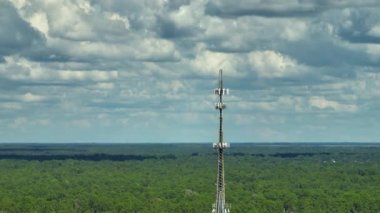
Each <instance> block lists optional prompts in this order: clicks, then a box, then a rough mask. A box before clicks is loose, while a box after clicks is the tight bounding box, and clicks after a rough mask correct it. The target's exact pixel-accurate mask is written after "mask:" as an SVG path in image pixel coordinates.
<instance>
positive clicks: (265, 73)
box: [248, 51, 305, 78]
mask: <svg viewBox="0 0 380 213" xmlns="http://www.w3.org/2000/svg"><path fill="white" fill-rule="evenodd" d="M248 58H249V63H250V65H251V66H252V68H253V70H254V71H255V72H256V73H257V74H258V76H259V77H263V78H278V77H285V76H291V75H295V74H298V73H302V72H304V71H305V68H304V67H303V66H302V65H299V64H298V63H297V62H296V61H295V60H293V59H291V58H289V57H288V56H283V55H282V54H281V53H278V52H275V51H254V52H251V53H250V54H249V56H248Z"/></svg>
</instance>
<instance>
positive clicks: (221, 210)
mask: <svg viewBox="0 0 380 213" xmlns="http://www.w3.org/2000/svg"><path fill="white" fill-rule="evenodd" d="M214 93H215V95H217V96H219V102H218V103H216V104H215V109H217V110H219V141H218V142H217V143H214V149H216V150H217V151H218V174H217V179H216V200H215V204H214V205H213V210H212V213H229V212H230V210H229V208H228V205H227V204H226V199H225V193H224V189H225V187H224V154H223V152H224V149H226V148H229V144H228V143H225V142H224V139H223V109H225V108H226V105H225V104H224V103H223V95H227V94H228V89H225V88H223V71H222V70H219V88H216V89H215V90H214Z"/></svg>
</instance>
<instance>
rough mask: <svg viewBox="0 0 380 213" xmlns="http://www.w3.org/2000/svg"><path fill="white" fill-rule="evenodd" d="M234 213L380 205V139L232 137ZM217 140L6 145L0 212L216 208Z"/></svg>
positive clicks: (0, 168) (349, 210) (0, 147)
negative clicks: (248, 140) (250, 140)
mask: <svg viewBox="0 0 380 213" xmlns="http://www.w3.org/2000/svg"><path fill="white" fill-rule="evenodd" d="M225 163H226V200H227V202H228V203H230V204H231V212H232V213H235V212H236V213H237V212H270V213H274V212H280V213H281V212H295V213H297V212H301V213H307V212H329V213H331V212H345V213H355V212H365V213H370V212H380V144H350V143H346V144H265V143H263V144H232V145H231V149H229V150H228V151H227V153H226V157H225ZM216 165H217V164H216V153H215V152H214V151H213V150H212V148H211V144H0V212H149V213H152V212H210V211H211V207H212V203H213V202H214V198H215V180H216V169H217V168H216Z"/></svg>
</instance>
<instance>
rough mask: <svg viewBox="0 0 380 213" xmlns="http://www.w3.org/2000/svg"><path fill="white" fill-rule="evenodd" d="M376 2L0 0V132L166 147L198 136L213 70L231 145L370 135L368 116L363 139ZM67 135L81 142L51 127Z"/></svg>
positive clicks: (374, 57) (373, 104)
mask: <svg viewBox="0 0 380 213" xmlns="http://www.w3.org/2000/svg"><path fill="white" fill-rule="evenodd" d="M379 8H380V4H379V1H377V0H363V1H354V0H345V1H339V0H331V1H324V0H306V1H297V0H290V1H286V2H284V1H280V0H273V1H259V0H253V1H247V0H238V1H233V2H232V1H225V0H210V1H206V0H195V1H189V0H178V1H166V0H155V1H152V0H128V1H89V0H78V1H76V0H57V1H44V0H33V1H25V0H0V25H1V26H2V27H1V29H0V109H1V111H0V134H1V135H2V136H4V137H3V138H2V139H3V140H6V139H7V138H8V139H9V140H11V139H13V141H17V140H18V141H22V139H20V137H21V136H18V134H11V133H13V131H14V129H12V126H13V127H17V126H18V127H21V126H22V127H23V128H26V130H28V131H29V132H33V134H37V133H35V132H38V131H34V130H38V127H41V128H42V127H43V126H44V125H49V126H50V127H51V128H52V130H55V132H57V135H58V136H60V138H62V140H75V139H76V138H75V137H78V138H81V139H82V140H84V141H88V140H90V139H89V138H91V139H94V141H99V140H101V141H103V142H104V138H105V136H104V134H103V133H104V131H98V130H104V129H103V128H108V129H107V132H110V134H109V135H107V136H108V137H109V138H107V140H111V139H114V140H115V141H131V142H136V141H135V140H137V141H145V142H146V140H144V139H143V138H144V137H143V136H142V135H144V136H146V134H142V130H143V129H144V128H146V127H154V125H156V124H157V123H159V124H160V128H161V129H159V130H152V135H149V139H151V140H152V141H153V140H156V141H157V140H161V139H162V140H164V139H167V138H176V139H178V140H179V141H180V140H181V138H180V136H178V135H175V134H176V133H178V134H180V133H181V132H182V133H181V135H182V136H183V135H186V136H187V137H186V140H191V135H197V137H193V138H194V139H197V140H198V141H199V140H200V134H198V133H200V132H202V137H203V136H204V137H205V138H203V139H202V140H203V141H205V140H208V139H210V138H212V137H213V135H212V133H211V132H213V130H212V127H213V126H215V125H216V122H217V119H215V116H214V114H213V110H212V108H213V101H214V100H215V97H213V96H212V94H211V93H212V89H213V88H214V87H215V85H216V84H217V72H218V70H219V69H223V70H224V73H225V84H226V87H229V88H230V89H231V94H232V95H231V96H228V97H226V99H225V100H226V102H227V104H228V107H229V108H228V113H229V114H230V118H231V120H233V119H235V123H236V124H237V125H238V126H239V128H234V127H231V129H230V131H231V137H232V139H233V140H235V138H234V137H235V136H236V141H239V140H245V141H255V140H256V141H258V140H259V139H258V138H257V136H259V135H260V134H259V133H260V132H266V133H265V134H262V135H261V136H259V138H260V139H264V138H265V140H271V139H273V140H275V141H281V140H282V139H288V140H301V141H302V140H307V139H308V138H309V137H310V136H315V141H318V140H322V141H323V140H325V141H333V140H335V141H336V140H339V138H338V137H337V134H333V133H331V134H330V135H327V134H326V135H318V134H316V133H315V131H313V128H319V129H321V127H323V128H324V129H335V128H336V126H344V127H345V129H351V130H353V131H350V133H347V134H348V135H347V137H349V136H352V137H351V138H354V139H355V138H357V139H360V140H363V137H359V136H360V135H366V136H365V137H366V138H367V139H373V138H378V136H379V135H378V130H376V131H375V129H376V128H375V127H377V129H378V127H379V123H378V122H377V121H373V122H372V124H373V125H372V126H373V127H374V128H373V130H370V129H368V130H367V132H366V134H363V131H364V130H363V128H356V127H357V125H358V124H359V123H366V122H367V120H370V119H368V118H369V117H371V119H374V120H376V118H377V117H376V116H369V115H376V114H377V113H375V112H377V111H378V110H379V108H380V107H379V106H380V102H379V101H378V97H379V93H378V90H379V88H380V86H379V83H378V82H379V73H380V62H379V59H380V48H379V43H380V42H379V35H380V30H379V29H380V27H379V22H380V19H379V17H380V16H379V14H378V10H379ZM209 93H210V94H209ZM208 94H209V95H208ZM213 98H214V99H213ZM25 115H28V116H25ZM180 118H184V119H183V120H184V125H186V127H187V128H185V127H183V126H181V125H177V124H178V119H180ZM228 118H229V116H228V114H227V115H226V119H228ZM50 120H54V121H55V122H54V123H52V122H50V123H49V122H48V121H50ZM95 120H97V121H102V122H94V121H95ZM377 120H380V119H377ZM305 122H307V124H308V125H305ZM98 123H100V124H98ZM228 123H230V122H228ZM28 124H29V125H28ZM32 124H33V125H32ZM34 124H36V125H34ZM173 124H175V125H173ZM338 124H339V125H338ZM72 126H75V128H71V127H72ZM306 126H307V127H306ZM76 127H84V128H87V129H88V130H89V131H87V132H91V134H87V133H83V132H82V131H80V132H79V131H77V134H70V135H71V136H70V137H68V136H67V135H63V134H62V133H60V132H62V131H60V130H61V129H65V130H67V132H72V133H74V132H76V129H78V128H76ZM121 127H122V129H121ZM142 127H144V128H142ZM188 127H191V128H188ZM7 128H8V129H7ZM9 128H10V129H9ZM152 129H155V128H152ZM252 129H255V131H256V132H255V131H252ZM285 129H286V130H287V131H283V130H285ZM335 130H336V129H335ZM187 131H189V132H188V133H186V134H183V132H187ZM111 132H112V134H111ZM173 132H175V134H173ZM207 132H210V133H209V135H208V133H207ZM33 134H32V133H31V135H33ZM60 134H61V135H60ZM125 135H128V137H127V136H126V137H127V139H125V140H124V139H121V138H126V137H124V136H125ZM340 135H342V134H340ZM55 136H56V135H54V137H55ZM17 137H18V138H17ZM52 137H53V136H52ZM31 138H32V137H31ZM34 138H43V137H41V136H38V135H35V137H34ZM207 138H208V139H207ZM330 139H331V140H330ZM11 141H12V140H11Z"/></svg>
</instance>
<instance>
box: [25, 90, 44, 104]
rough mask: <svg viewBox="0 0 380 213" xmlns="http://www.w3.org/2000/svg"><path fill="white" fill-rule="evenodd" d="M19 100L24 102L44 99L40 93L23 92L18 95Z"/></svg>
mask: <svg viewBox="0 0 380 213" xmlns="http://www.w3.org/2000/svg"><path fill="white" fill-rule="evenodd" d="M20 100H22V101H25V102H38V101H43V100H45V97H44V96H41V95H34V94H32V93H30V92H28V93H25V94H24V95H22V96H21V97H20Z"/></svg>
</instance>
